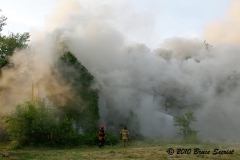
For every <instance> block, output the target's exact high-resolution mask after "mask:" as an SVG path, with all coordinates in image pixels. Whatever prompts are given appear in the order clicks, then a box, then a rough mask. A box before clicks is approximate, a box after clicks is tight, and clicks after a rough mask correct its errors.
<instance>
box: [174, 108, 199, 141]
mask: <svg viewBox="0 0 240 160" xmlns="http://www.w3.org/2000/svg"><path fill="white" fill-rule="evenodd" d="M196 121H197V119H196V118H195V116H194V113H193V111H192V110H188V111H187V112H186V113H185V114H184V115H182V116H181V117H179V118H178V119H177V120H176V121H175V126H179V127H180V130H181V132H180V133H179V134H180V135H182V136H183V140H184V141H185V142H197V132H198V131H195V130H194V129H192V128H191V127H190V125H191V124H192V122H196Z"/></svg>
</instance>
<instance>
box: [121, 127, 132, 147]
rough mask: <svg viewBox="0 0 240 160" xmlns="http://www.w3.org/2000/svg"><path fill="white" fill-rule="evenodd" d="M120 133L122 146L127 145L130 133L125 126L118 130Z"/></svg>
mask: <svg viewBox="0 0 240 160" xmlns="http://www.w3.org/2000/svg"><path fill="white" fill-rule="evenodd" d="M120 134H121V137H122V142H123V146H124V147H125V146H126V145H129V141H130V135H129V132H128V130H127V127H126V126H125V127H124V128H123V129H122V130H121V131H120Z"/></svg>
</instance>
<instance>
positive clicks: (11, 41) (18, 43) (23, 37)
mask: <svg viewBox="0 0 240 160" xmlns="http://www.w3.org/2000/svg"><path fill="white" fill-rule="evenodd" d="M6 20H7V18H6V17H5V16H1V17H0V32H1V31H2V27H3V26H5V25H6V23H5V21H6ZM29 37H30V35H29V33H27V32H26V33H23V34H19V33H17V34H14V33H10V34H9V35H8V36H5V35H2V34H0V69H1V68H2V67H4V66H7V65H8V64H10V63H9V61H8V57H9V56H12V55H13V53H14V51H15V50H16V49H23V48H27V47H28V45H27V42H28V41H29Z"/></svg>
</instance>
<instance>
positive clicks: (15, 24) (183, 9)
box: [0, 0, 231, 47]
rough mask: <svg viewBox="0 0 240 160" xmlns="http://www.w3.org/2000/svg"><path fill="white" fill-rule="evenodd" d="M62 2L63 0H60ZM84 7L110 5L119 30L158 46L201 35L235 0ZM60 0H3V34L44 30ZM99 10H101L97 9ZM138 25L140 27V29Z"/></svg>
mask: <svg viewBox="0 0 240 160" xmlns="http://www.w3.org/2000/svg"><path fill="white" fill-rule="evenodd" d="M59 1H62V0H59ZM79 1H80V3H81V5H82V6H83V7H89V8H91V6H95V8H96V6H107V7H108V8H111V10H113V12H114V16H115V17H114V19H115V20H116V23H119V25H118V24H117V25H118V26H119V30H120V31H121V32H123V33H124V34H125V36H126V37H128V38H130V39H131V40H133V41H137V42H140V43H146V44H147V45H148V46H150V47H156V46H158V45H159V44H160V43H161V41H162V40H163V39H165V38H168V37H175V36H177V37H190V38H193V37H197V38H201V36H202V33H203V32H204V28H205V27H206V25H207V24H209V22H211V21H215V20H218V19H220V18H221V17H222V16H223V15H224V13H225V12H226V10H227V9H228V8H229V6H230V5H231V0H114V1H113V0H102V1H101V2H100V1H99V0H79ZM56 2H57V1H56V0H21V1H20V0H0V9H1V10H2V14H4V15H5V16H7V17H8V20H7V23H8V24H7V26H5V28H4V30H3V33H4V34H6V33H8V31H11V32H15V33H16V32H20V33H21V32H29V31H30V30H33V29H43V28H44V26H45V23H46V17H47V16H49V15H51V13H53V11H54V8H55V3H56ZM96 13H97V9H96ZM136 28H137V29H136Z"/></svg>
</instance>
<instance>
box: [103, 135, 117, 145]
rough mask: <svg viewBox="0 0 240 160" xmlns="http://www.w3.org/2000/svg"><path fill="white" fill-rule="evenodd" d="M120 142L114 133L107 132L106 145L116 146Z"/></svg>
mask: <svg viewBox="0 0 240 160" xmlns="http://www.w3.org/2000/svg"><path fill="white" fill-rule="evenodd" d="M119 142H120V138H119V137H118V136H115V135H113V134H112V133H108V132H106V139H105V145H109V146H114V145H116V144H118V143H119Z"/></svg>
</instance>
